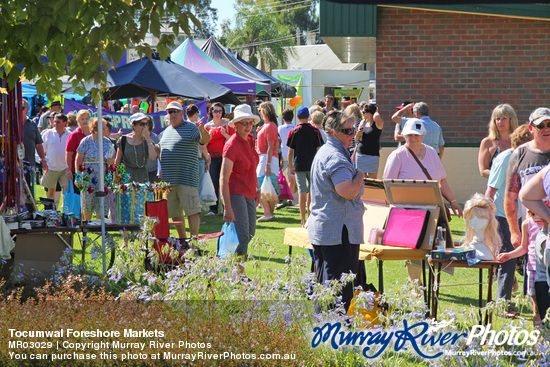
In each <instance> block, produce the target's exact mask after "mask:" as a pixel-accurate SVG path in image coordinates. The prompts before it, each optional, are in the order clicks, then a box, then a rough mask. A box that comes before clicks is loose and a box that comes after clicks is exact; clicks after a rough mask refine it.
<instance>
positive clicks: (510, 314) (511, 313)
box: [503, 308, 520, 319]
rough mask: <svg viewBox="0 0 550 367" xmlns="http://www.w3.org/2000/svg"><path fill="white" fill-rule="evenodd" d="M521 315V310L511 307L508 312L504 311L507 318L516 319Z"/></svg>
mask: <svg viewBox="0 0 550 367" xmlns="http://www.w3.org/2000/svg"><path fill="white" fill-rule="evenodd" d="M519 315H520V313H519V312H517V311H515V310H513V309H511V308H509V309H508V310H507V311H506V312H504V315H503V316H504V317H505V318H507V319H514V318H516V317H518V316H519Z"/></svg>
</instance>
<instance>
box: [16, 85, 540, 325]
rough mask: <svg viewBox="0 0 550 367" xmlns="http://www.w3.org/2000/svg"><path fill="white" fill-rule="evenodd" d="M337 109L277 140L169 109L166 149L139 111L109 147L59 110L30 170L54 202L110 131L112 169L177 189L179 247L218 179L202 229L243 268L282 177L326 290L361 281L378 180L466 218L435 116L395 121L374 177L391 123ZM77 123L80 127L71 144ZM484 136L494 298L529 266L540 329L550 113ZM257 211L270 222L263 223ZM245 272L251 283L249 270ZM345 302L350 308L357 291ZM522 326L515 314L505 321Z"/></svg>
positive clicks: (307, 118) (93, 208)
mask: <svg viewBox="0 0 550 367" xmlns="http://www.w3.org/2000/svg"><path fill="white" fill-rule="evenodd" d="M339 102H340V107H341V109H340V110H338V109H337V108H336V103H335V100H334V98H333V97H332V96H331V95H327V96H326V97H325V99H324V100H318V101H316V102H315V104H314V105H313V106H311V107H309V108H308V107H306V106H303V107H299V108H298V109H297V110H296V114H294V110H293V109H285V110H284V111H282V114H281V117H282V124H281V125H280V126H278V125H279V124H278V122H277V121H278V116H277V112H276V108H275V106H274V105H273V104H272V103H271V102H263V103H261V104H260V105H259V108H258V113H259V115H256V114H254V113H253V111H252V109H251V108H250V106H248V105H246V104H243V105H240V106H237V107H236V108H235V110H234V113H233V118H232V119H231V120H229V119H226V118H225V112H226V111H225V106H224V105H223V104H221V103H219V102H217V103H214V104H212V105H211V106H210V107H209V111H208V118H209V121H208V122H207V121H206V116H205V117H202V118H199V116H200V114H199V109H198V108H197V106H195V105H188V106H186V107H183V106H182V105H181V103H179V102H177V101H173V102H170V103H169V104H168V105H167V107H166V113H167V117H166V118H167V122H168V126H167V127H166V128H165V130H164V131H163V132H162V133H161V134H159V136H157V135H156V134H154V133H153V132H152V130H153V122H152V119H151V117H150V116H148V115H145V114H143V113H142V112H140V111H139V110H136V111H135V112H134V113H133V114H132V116H131V117H130V120H129V121H130V124H131V127H132V132H130V133H129V134H126V135H122V136H120V135H121V132H120V131H119V132H118V133H116V134H111V130H112V126H110V123H109V121H106V120H105V119H104V120H103V121H98V119H97V118H94V119H91V118H90V113H89V112H88V111H87V110H82V111H79V112H78V113H77V114H76V115H75V116H66V115H64V114H63V113H61V112H60V110H61V105H60V104H59V103H58V102H57V103H56V102H54V103H52V105H51V107H50V110H49V111H47V110H44V111H41V116H40V117H39V119H38V120H37V121H32V120H31V119H27V121H26V123H25V125H24V131H25V156H26V158H27V160H28V161H29V162H34V152H35V149H36V152H37V153H38V155H39V156H40V162H41V165H42V167H43V169H44V172H45V174H44V177H43V180H42V184H43V185H44V186H45V187H46V188H47V195H48V197H51V198H54V197H55V193H56V190H57V191H58V190H60V189H66V188H67V187H68V186H69V185H71V184H72V185H73V186H75V184H77V183H76V182H75V180H74V174H75V172H78V168H79V167H80V166H81V165H84V166H85V167H90V168H94V169H97V165H98V162H99V160H98V158H99V156H98V154H99V151H98V141H99V138H100V137H99V136H98V126H99V124H100V123H102V125H103V131H104V132H106V133H104V137H102V138H103V146H104V152H105V157H104V158H105V160H106V162H107V163H113V162H115V163H116V164H124V166H125V167H126V171H127V172H128V173H129V174H130V175H131V178H132V180H133V181H136V182H147V181H154V180H160V179H161V180H163V181H166V182H169V183H170V184H171V186H172V190H171V191H170V192H169V194H168V214H169V217H171V218H173V220H174V221H176V222H177V223H178V225H177V226H176V229H177V232H178V236H179V237H180V238H186V237H187V234H186V227H185V219H187V221H188V223H189V232H190V234H191V236H197V235H198V233H199V226H200V219H199V213H200V212H201V199H200V194H199V193H200V188H201V185H202V181H203V177H204V175H205V174H209V175H210V178H211V180H212V182H213V185H214V189H215V192H216V197H217V199H218V201H216V203H215V204H213V205H211V206H210V207H209V210H208V213H207V214H206V216H214V215H218V213H219V211H220V209H221V212H222V215H223V219H224V220H225V221H226V222H234V223H235V228H236V231H237V236H238V239H239V246H238V247H237V250H236V253H237V254H238V255H240V256H242V257H243V261H244V257H245V256H246V255H247V248H248V243H249V241H250V239H251V238H252V237H253V236H254V234H255V229H256V222H257V221H258V222H269V221H275V220H277V219H276V217H275V210H276V209H280V208H283V207H285V206H288V205H293V203H292V201H290V200H284V201H281V202H279V203H277V202H276V201H273V200H268V199H266V198H265V197H264V196H262V195H260V188H261V187H262V184H263V183H264V181H265V180H270V181H271V182H272V184H273V187H274V188H275V190H276V192H277V194H280V191H279V183H278V178H279V176H280V175H284V176H285V177H286V180H287V182H288V185H289V188H290V191H291V192H294V190H295V189H296V190H297V193H298V205H299V209H300V218H301V219H300V224H301V226H303V227H304V228H307V231H308V235H309V240H310V242H311V244H312V245H313V248H314V251H313V254H312V256H313V259H314V262H315V271H316V277H317V281H318V282H320V283H325V282H326V281H329V280H332V279H338V278H340V276H341V275H342V274H343V273H354V274H356V273H357V270H358V266H359V265H358V251H359V244H361V243H362V242H363V241H364V240H363V239H364V234H363V219H362V216H363V211H364V207H363V204H362V202H361V194H362V192H363V179H364V178H367V177H370V178H377V177H378V172H379V170H381V171H382V172H383V174H382V178H384V179H417V180H426V179H427V180H436V181H438V182H439V184H440V188H441V193H442V196H443V197H444V198H445V199H446V200H447V201H448V203H449V205H450V208H451V211H452V212H453V213H454V214H455V215H457V216H462V214H463V212H462V207H461V206H460V205H459V203H458V202H457V200H456V199H455V197H454V195H453V193H452V191H451V188H450V185H449V183H448V182H447V174H446V172H445V168H444V167H443V164H442V162H441V158H442V156H443V154H444V149H445V140H444V138H443V130H442V128H441V127H440V126H439V124H438V123H436V122H435V121H433V120H432V119H431V118H430V111H429V107H428V104H427V103H425V102H416V103H413V102H410V101H404V102H403V103H402V104H401V105H399V106H397V107H396V111H395V113H393V114H392V116H391V120H392V121H394V122H395V123H396V125H395V129H394V139H395V141H396V142H397V143H399V145H398V148H397V149H396V150H394V151H393V152H392V153H391V154H390V155H389V157H388V159H387V161H386V164H385V167H379V164H380V150H381V143H380V139H381V135H382V130H383V128H384V119H383V118H382V115H381V113H380V111H378V108H377V106H376V105H375V104H372V103H367V102H361V103H359V104H357V103H355V102H354V101H353V100H351V99H350V98H349V97H344V98H342V99H341V100H340V101H339ZM23 107H24V113H26V112H27V111H28V102H26V101H24V103H23ZM69 121H73V122H71V124H72V125H73V126H72V129H73V130H72V131H71V132H69V131H68V122H69ZM75 123H76V124H77V126H75ZM518 125H519V127H518ZM488 130H489V134H488V136H487V137H486V138H485V139H483V140H482V142H481V144H480V149H479V156H478V166H479V172H480V175H481V176H483V177H485V178H487V179H488V183H487V190H486V192H485V193H484V197H486V198H488V200H491V201H492V202H494V215H495V219H496V222H498V234H499V236H500V238H501V242H498V243H499V246H500V243H502V245H501V247H500V249H499V251H500V254H499V255H498V259H499V260H501V261H502V262H503V264H502V266H501V267H500V269H499V274H498V278H497V279H498V284H497V293H498V297H499V298H504V299H506V300H508V301H509V300H510V299H511V295H512V291H513V289H514V288H515V287H517V281H516V280H515V276H514V273H515V269H516V265H515V264H516V260H515V258H516V257H518V256H521V255H525V256H526V257H527V259H528V260H527V261H526V264H527V265H526V269H525V272H524V275H525V281H524V285H525V292H526V293H527V294H528V295H530V296H532V298H533V309H534V310H535V313H534V320H535V323H538V322H540V320H542V319H543V318H544V316H545V313H546V309H547V308H548V304H549V301H548V299H549V297H548V282H547V280H546V277H544V279H543V276H542V274H543V273H544V274H546V270H545V269H546V265H545V262H544V261H545V259H544V256H542V255H541V254H544V241H542V240H540V239H538V237H540V236H538V234H539V230H540V229H541V227H542V225H541V223H540V221H539V222H537V221H535V220H534V219H533V218H535V217H536V216H538V217H540V218H542V219H543V220H544V221H548V220H550V209H548V206H547V205H544V202H543V199H544V198H545V197H546V195H547V192H548V191H550V178H549V177H550V176H548V175H547V172H548V168H547V167H546V166H547V165H548V163H550V110H548V109H546V108H538V109H536V110H534V111H533V112H532V113H531V115H530V116H529V121H528V123H527V124H520V123H519V120H518V117H517V115H516V113H515V111H514V109H513V107H512V106H511V105H509V104H501V105H498V106H497V107H495V108H494V110H493V111H492V114H491V116H490V119H489V125H488ZM113 142H114V143H113ZM31 156H32V159H31ZM157 162H158V163H157ZM381 168H382V169H381ZM547 176H548V177H547ZM76 186H77V188H78V185H76ZM520 198H521V199H522V201H523V203H524V206H523V207H521V205H520V203H519V202H520V201H519V199H520ZM478 201H479V200H478ZM492 205H493V204H492ZM258 206H261V208H262V210H263V215H262V216H260V217H259V218H257V215H256V208H257V207H258ZM490 207H491V208H493V206H490ZM520 207H521V208H522V210H521V211H520V210H519V208H520ZM83 209H84V210H83V211H84V218H85V219H91V218H92V216H93V214H94V213H95V214H96V215H106V214H107V213H99V206H98V203H97V198H96V197H95V195H93V194H91V195H84V201H83ZM491 210H492V209H491ZM528 211H529V214H528ZM468 213H470V212H468ZM522 222H523V223H522ZM544 229H545V230H547V228H544ZM537 236H538V237H537ZM542 237H544V236H542ZM544 239H545V237H544ZM541 243H542V244H541ZM541 256H542V257H541ZM414 265H415V264H414V263H410V264H409V265H408V268H407V269H408V272H409V277H410V279H411V280H414V281H419V279H420V274H419V270H418V268H417V267H415V266H414ZM241 270H242V272H243V273H244V267H242V269H241ZM342 296H343V298H342V301H343V302H344V304H345V306H346V307H347V306H349V303H350V301H351V297H352V296H353V284H351V285H348V286H347V287H346V288H345V289H344V291H343V293H342ZM515 315H517V313H516V311H514V310H513V309H512V307H510V308H509V310H508V313H507V315H506V316H509V317H514V316H515Z"/></svg>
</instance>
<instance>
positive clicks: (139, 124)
mask: <svg viewBox="0 0 550 367" xmlns="http://www.w3.org/2000/svg"><path fill="white" fill-rule="evenodd" d="M135 125H138V126H147V122H143V121H142V122H139V121H137V122H136V123H135Z"/></svg>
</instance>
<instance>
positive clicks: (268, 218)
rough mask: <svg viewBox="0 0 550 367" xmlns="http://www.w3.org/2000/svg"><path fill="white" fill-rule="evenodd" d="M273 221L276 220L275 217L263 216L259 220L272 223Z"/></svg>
mask: <svg viewBox="0 0 550 367" xmlns="http://www.w3.org/2000/svg"><path fill="white" fill-rule="evenodd" d="M272 220H275V216H274V215H272V216H271V217H266V216H261V217H260V218H258V219H257V221H258V222H271V221H272Z"/></svg>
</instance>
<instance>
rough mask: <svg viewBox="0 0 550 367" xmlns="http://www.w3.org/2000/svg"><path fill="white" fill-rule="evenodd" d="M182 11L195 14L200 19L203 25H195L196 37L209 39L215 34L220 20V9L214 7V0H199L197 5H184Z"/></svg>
mask: <svg viewBox="0 0 550 367" xmlns="http://www.w3.org/2000/svg"><path fill="white" fill-rule="evenodd" d="M182 11H188V12H190V13H192V14H194V15H195V17H197V19H198V20H199V21H200V23H201V27H197V26H194V27H193V32H194V33H195V37H196V38H202V39H207V38H210V37H213V36H214V34H215V33H216V23H217V22H218V9H216V8H213V7H212V0H198V1H197V4H196V5H194V4H188V5H185V6H182Z"/></svg>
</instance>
